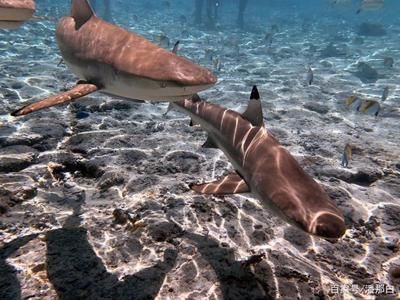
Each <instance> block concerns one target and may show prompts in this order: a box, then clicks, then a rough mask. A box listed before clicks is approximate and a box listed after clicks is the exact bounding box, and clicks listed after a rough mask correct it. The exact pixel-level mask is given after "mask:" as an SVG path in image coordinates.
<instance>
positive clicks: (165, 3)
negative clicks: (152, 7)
mask: <svg viewBox="0 0 400 300" xmlns="http://www.w3.org/2000/svg"><path fill="white" fill-rule="evenodd" d="M161 6H162V7H163V8H164V9H169V8H171V3H170V2H169V1H163V2H161Z"/></svg>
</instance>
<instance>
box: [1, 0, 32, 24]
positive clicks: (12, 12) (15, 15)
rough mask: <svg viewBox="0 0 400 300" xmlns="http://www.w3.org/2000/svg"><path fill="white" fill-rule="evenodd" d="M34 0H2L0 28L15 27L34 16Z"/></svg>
mask: <svg viewBox="0 0 400 300" xmlns="http://www.w3.org/2000/svg"><path fill="white" fill-rule="evenodd" d="M34 12H35V2H34V1H33V0H0V29H15V28H17V27H19V26H20V25H21V24H23V23H24V22H25V21H27V20H29V19H30V18H32V17H33V14H34Z"/></svg>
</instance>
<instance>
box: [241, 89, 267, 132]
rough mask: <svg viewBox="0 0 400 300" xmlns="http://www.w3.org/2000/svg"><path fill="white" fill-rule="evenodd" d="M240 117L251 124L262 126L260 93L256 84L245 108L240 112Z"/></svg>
mask: <svg viewBox="0 0 400 300" xmlns="http://www.w3.org/2000/svg"><path fill="white" fill-rule="evenodd" d="M242 117H243V118H245V119H246V120H247V121H249V122H250V123H251V125H253V126H264V117H263V113H262V107H261V101H260V94H259V93H258V89H257V87H256V86H253V89H252V90H251V94H250V101H249V104H248V105H247V109H246V111H245V112H244V113H242Z"/></svg>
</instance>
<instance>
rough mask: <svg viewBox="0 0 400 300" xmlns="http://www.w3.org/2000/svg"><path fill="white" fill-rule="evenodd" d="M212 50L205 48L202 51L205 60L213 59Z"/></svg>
mask: <svg viewBox="0 0 400 300" xmlns="http://www.w3.org/2000/svg"><path fill="white" fill-rule="evenodd" d="M213 58H214V52H213V51H212V50H211V49H206V50H205V53H204V59H205V60H206V61H213Z"/></svg>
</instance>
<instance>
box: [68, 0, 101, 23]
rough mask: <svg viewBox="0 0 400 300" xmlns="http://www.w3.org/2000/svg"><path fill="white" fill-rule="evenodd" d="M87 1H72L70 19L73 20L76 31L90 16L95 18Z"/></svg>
mask: <svg viewBox="0 0 400 300" xmlns="http://www.w3.org/2000/svg"><path fill="white" fill-rule="evenodd" d="M95 15H96V14H95V13H94V11H93V9H92V7H91V6H90V4H89V1H87V0H72V7H71V17H73V18H74V19H75V24H76V26H77V28H76V29H79V28H81V26H82V25H83V24H85V23H86V22H87V21H89V19H90V18H91V17H92V16H95Z"/></svg>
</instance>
